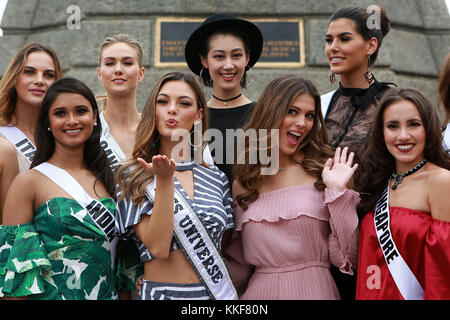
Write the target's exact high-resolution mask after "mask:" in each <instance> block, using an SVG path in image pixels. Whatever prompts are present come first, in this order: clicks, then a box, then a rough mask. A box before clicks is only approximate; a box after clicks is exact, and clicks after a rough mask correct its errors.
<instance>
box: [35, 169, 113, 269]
mask: <svg viewBox="0 0 450 320" xmlns="http://www.w3.org/2000/svg"><path fill="white" fill-rule="evenodd" d="M33 169H35V170H38V171H39V172H41V173H42V174H43V175H45V176H46V177H47V178H49V179H50V180H52V181H53V182H54V183H56V184H57V185H58V186H60V187H61V188H62V189H63V190H64V191H65V192H67V193H68V194H69V195H70V196H71V197H72V198H73V199H75V201H77V202H78V203H79V204H80V205H81V206H82V207H83V208H84V209H86V211H87V212H88V213H89V215H90V217H91V218H92V220H94V222H95V224H96V225H97V226H98V227H99V228H100V230H102V232H103V233H104V234H105V236H106V238H107V240H108V243H109V249H110V252H111V264H114V261H115V256H116V243H117V237H115V236H114V231H115V229H114V226H115V221H116V220H115V219H114V216H113V213H111V212H110V211H109V210H108V208H106V207H105V205H104V204H103V203H101V202H100V201H98V200H96V199H94V198H92V197H91V196H90V195H89V194H88V193H87V192H86V190H84V189H83V187H82V186H81V185H80V184H79V183H78V181H77V180H75V178H73V177H72V176H71V175H70V174H69V173H68V172H67V171H65V170H64V169H61V168H59V167H57V166H54V165H52V164H50V163H48V162H44V163H41V164H40V165H38V166H36V167H34V168H33Z"/></svg>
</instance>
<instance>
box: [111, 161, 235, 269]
mask: <svg viewBox="0 0 450 320" xmlns="http://www.w3.org/2000/svg"><path fill="white" fill-rule="evenodd" d="M192 173H193V177H194V201H192V200H191V198H189V196H188V195H187V194H186V192H185V191H184V190H183V187H182V186H181V184H180V183H179V182H178V180H177V179H176V178H174V179H175V183H174V184H175V188H177V189H178V190H179V191H180V192H181V194H182V195H183V196H184V197H185V198H186V200H187V201H188V202H189V204H190V205H191V206H192V207H193V208H194V210H195V212H196V213H197V215H198V216H199V217H200V219H201V220H202V222H203V225H204V226H205V229H206V231H207V232H208V233H209V235H210V237H211V240H212V241H213V242H214V243H215V245H216V247H217V249H218V250H219V251H220V245H221V239H222V235H223V233H224V232H225V231H226V230H228V229H232V228H234V220H233V209H232V198H231V194H230V189H229V185H228V179H227V177H226V175H225V174H224V173H223V172H222V171H220V170H219V169H218V168H217V167H215V166H211V167H210V168H206V167H203V166H201V165H198V164H194V167H193V168H192ZM117 190H118V194H117V198H118V199H119V198H120V197H121V195H122V191H121V190H120V188H119V187H117ZM152 210H153V204H152V202H151V201H150V199H149V198H148V196H147V195H146V196H145V200H144V202H143V203H142V205H140V204H135V203H133V202H132V201H131V200H130V199H129V198H128V197H125V198H124V199H123V200H118V201H117V219H118V221H117V226H116V228H117V230H116V231H117V233H119V234H120V235H121V236H123V235H125V236H127V237H131V238H132V239H134V241H135V242H136V244H137V246H138V248H139V253H140V259H141V262H144V261H148V260H151V259H153V256H152V254H151V252H150V251H149V250H148V249H147V248H146V247H145V246H144V244H143V243H142V241H141V240H140V239H139V238H138V237H137V235H136V233H135V232H134V231H133V228H132V226H134V225H136V224H138V223H139V222H140V221H141V215H142V214H147V215H151V214H152ZM176 249H179V245H178V244H177V242H176V240H175V238H174V239H172V244H171V250H176Z"/></svg>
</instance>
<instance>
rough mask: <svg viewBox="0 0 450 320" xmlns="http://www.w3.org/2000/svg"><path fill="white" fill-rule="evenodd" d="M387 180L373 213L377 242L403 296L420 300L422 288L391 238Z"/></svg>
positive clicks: (407, 298) (406, 298)
mask: <svg viewBox="0 0 450 320" xmlns="http://www.w3.org/2000/svg"><path fill="white" fill-rule="evenodd" d="M389 182H390V180H389V181H388V185H387V187H386V189H385V190H384V192H383V194H382V195H381V197H380V199H379V200H378V202H377V206H376V208H375V214H374V215H373V217H374V222H375V231H376V233H377V237H378V242H379V243H380V247H381V251H382V252H383V256H384V259H385V260H386V264H387V266H388V268H389V272H390V273H391V275H392V278H393V279H394V281H395V284H396V285H397V288H398V290H399V291H400V293H401V295H402V296H403V298H404V299H405V300H422V299H423V289H422V287H421V286H420V283H419V281H417V279H416V277H415V276H414V274H413V272H412V271H411V269H410V268H409V267H408V265H407V264H406V262H405V260H403V258H402V256H401V255H400V252H399V251H398V249H397V246H396V245H395V242H394V239H393V238H392V232H391V226H390V215H389V185H390V183H389Z"/></svg>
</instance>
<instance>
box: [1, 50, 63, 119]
mask: <svg viewBox="0 0 450 320" xmlns="http://www.w3.org/2000/svg"><path fill="white" fill-rule="evenodd" d="M33 52H45V53H47V54H48V55H49V56H50V57H51V58H52V59H53V64H54V65H55V80H58V79H60V78H61V77H62V76H63V72H62V68H61V65H60V63H59V60H58V57H57V56H56V53H55V51H54V50H53V49H52V48H50V47H48V46H44V45H41V44H39V43H29V44H27V45H25V46H23V47H22V48H21V49H19V51H17V53H16V55H15V56H14V58H13V59H12V60H11V61H10V63H9V65H8V67H7V68H6V71H5V74H4V75H3V77H2V79H1V80H0V126H4V125H7V124H10V123H11V120H12V115H13V114H14V111H15V108H16V102H17V91H16V82H17V78H18V77H19V75H20V74H21V72H22V71H23V69H24V68H25V63H26V61H27V58H28V56H29V55H30V54H31V53H33Z"/></svg>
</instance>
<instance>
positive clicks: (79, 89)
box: [30, 77, 115, 196]
mask: <svg viewBox="0 0 450 320" xmlns="http://www.w3.org/2000/svg"><path fill="white" fill-rule="evenodd" d="M61 93H76V94H80V95H82V96H83V97H85V98H86V99H87V100H88V101H89V103H90V104H91V107H92V111H93V113H94V115H95V117H96V123H97V125H96V126H94V129H93V132H92V135H91V136H90V137H89V138H88V139H87V140H86V142H85V143H84V152H83V157H84V163H85V165H86V167H87V169H89V170H90V171H91V172H92V173H93V174H94V176H95V177H96V178H97V179H96V182H97V180H100V181H101V182H102V183H103V184H104V185H105V187H106V189H107V191H108V193H109V194H110V195H111V196H114V195H115V185H114V176H113V173H112V171H111V168H110V166H109V161H108V158H107V157H106V153H105V151H104V150H103V148H102V147H101V145H100V136H101V133H102V127H101V123H100V117H99V115H98V106H97V102H96V101H95V96H94V94H93V93H92V91H91V89H89V87H88V86H87V85H86V84H84V83H83V82H82V81H80V80H77V79H75V78H71V77H67V78H62V79H60V80H58V81H55V82H54V83H53V84H52V85H51V86H50V88H49V89H48V91H47V93H46V95H45V97H44V100H43V102H42V108H41V113H40V114H39V119H38V122H37V125H36V131H35V134H34V139H35V141H36V153H35V155H34V160H33V162H32V164H31V167H30V168H34V167H36V166H37V165H39V164H41V163H43V162H46V161H47V160H48V159H50V157H51V156H52V155H53V153H54V152H55V137H54V136H53V133H52V132H51V131H48V130H47V128H48V127H50V120H49V116H48V114H49V110H50V107H51V106H52V104H53V103H54V101H55V100H56V98H57V97H58V96H59V95H60V94H61ZM94 189H95V184H94Z"/></svg>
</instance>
